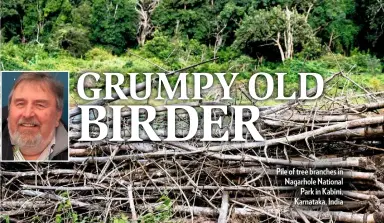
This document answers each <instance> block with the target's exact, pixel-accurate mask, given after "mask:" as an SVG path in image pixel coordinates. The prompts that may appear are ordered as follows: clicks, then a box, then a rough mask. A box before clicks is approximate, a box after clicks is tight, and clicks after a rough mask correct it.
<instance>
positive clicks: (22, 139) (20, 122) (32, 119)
mask: <svg viewBox="0 0 384 223" xmlns="http://www.w3.org/2000/svg"><path fill="white" fill-rule="evenodd" d="M61 113H62V112H61V111H58V110H57V107H56V98H55V95H54V93H53V92H52V91H51V90H50V89H49V87H48V85H47V84H46V83H38V82H26V81H25V82H21V83H20V84H19V85H18V86H17V87H16V88H15V89H14V92H13V95H12V99H11V102H10V106H9V117H8V127H9V130H10V135H11V138H12V140H13V141H16V142H14V143H16V144H19V146H20V147H36V148H35V149H34V150H31V151H23V152H24V153H25V152H27V153H30V155H33V153H35V152H40V151H39V150H44V149H45V147H46V146H48V144H49V142H50V141H51V140H52V137H53V134H54V132H55V131H54V130H55V128H56V127H57V126H59V123H60V117H61Z"/></svg>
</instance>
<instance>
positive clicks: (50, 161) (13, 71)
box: [0, 70, 71, 163]
mask: <svg viewBox="0 0 384 223" xmlns="http://www.w3.org/2000/svg"><path fill="white" fill-rule="evenodd" d="M4 72H8V73H16V72H17V73H22V72H36V73H40V72H45V73H52V72H66V73H67V79H68V84H67V88H68V91H67V95H68V102H67V109H68V115H67V123H68V126H67V128H68V136H67V145H68V159H67V160H3V157H2V154H3V129H1V130H0V134H1V147H0V148H1V154H0V163H2V162H4V163H30V162H31V163H68V162H70V160H69V158H70V153H71V151H70V148H69V98H70V95H69V93H70V90H69V86H70V71H63V70H47V71H43V70H38V71H33V70H9V71H8V70H2V71H0V76H1V99H0V102H1V104H3V84H4V82H3V73H4ZM1 107H3V106H1ZM0 113H1V117H3V114H2V112H0ZM0 120H1V124H3V120H2V118H1V119H0Z"/></svg>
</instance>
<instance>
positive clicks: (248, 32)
mask: <svg viewBox="0 0 384 223" xmlns="http://www.w3.org/2000/svg"><path fill="white" fill-rule="evenodd" d="M0 4H1V5H0V7H1V8H0V19H1V35H0V38H1V40H0V42H1V55H0V67H1V70H68V71H71V72H72V73H75V75H74V76H73V77H74V78H76V74H80V73H82V72H85V71H95V72H105V71H108V72H121V73H129V72H160V71H161V72H164V71H171V70H176V69H180V68H183V67H186V66H188V65H191V64H194V63H198V62H201V61H204V60H208V59H211V58H215V57H217V58H218V59H217V60H216V61H214V62H211V63H207V64H204V65H202V66H199V67H197V68H195V69H194V70H193V71H194V72H198V71H200V72H209V73H214V72H237V73H240V76H241V77H242V78H243V79H247V78H248V77H249V76H250V75H251V74H253V73H256V72H260V71H263V72H269V73H272V74H273V73H275V72H287V73H288V74H287V77H286V82H287V83H288V86H289V84H290V83H291V84H292V86H294V85H295V83H296V82H297V76H298V75H297V73H298V72H317V73H320V74H322V75H324V76H327V75H330V74H331V73H334V72H337V71H340V70H342V71H344V72H349V73H350V74H352V75H353V76H354V79H355V80H356V81H358V82H359V83H361V84H362V85H363V86H364V87H366V88H368V89H370V90H373V91H383V90H384V84H383V83H384V77H383V76H384V75H383V69H384V66H383V58H384V47H383V46H384V45H383V43H384V35H383V34H384V1H382V0H368V1H365V0H321V1H320V0H305V1H299V0H253V1H248V0H182V1H177V0H138V1H134V0H2V1H1V3H0ZM71 87H72V89H73V87H74V86H71Z"/></svg>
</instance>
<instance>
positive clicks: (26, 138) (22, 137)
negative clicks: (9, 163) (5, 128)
mask: <svg viewBox="0 0 384 223" xmlns="http://www.w3.org/2000/svg"><path fill="white" fill-rule="evenodd" d="M10 137H11V141H12V143H13V144H14V145H17V146H18V147H20V148H24V147H37V146H39V145H40V144H41V142H42V139H43V138H42V136H41V134H40V133H37V134H36V135H35V136H33V137H32V136H30V135H29V133H24V134H21V133H20V132H19V131H16V132H15V133H14V134H12V133H11V132H10Z"/></svg>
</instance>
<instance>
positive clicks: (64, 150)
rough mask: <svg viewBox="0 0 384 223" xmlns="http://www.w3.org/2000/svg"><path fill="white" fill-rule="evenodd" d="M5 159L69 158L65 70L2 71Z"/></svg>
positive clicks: (53, 159)
mask: <svg viewBox="0 0 384 223" xmlns="http://www.w3.org/2000/svg"><path fill="white" fill-rule="evenodd" d="M1 76H2V106H3V108H2V144H1V145H2V146H1V150H2V151H1V160H2V161H68V157H69V153H68V79H69V72H66V71H46V72H44V71H3V72H2V73H1Z"/></svg>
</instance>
